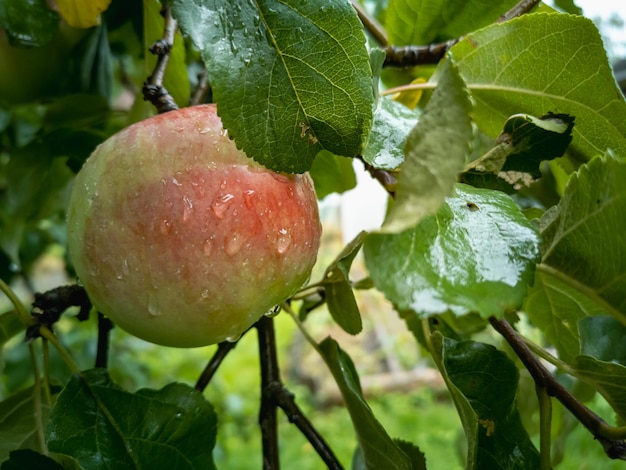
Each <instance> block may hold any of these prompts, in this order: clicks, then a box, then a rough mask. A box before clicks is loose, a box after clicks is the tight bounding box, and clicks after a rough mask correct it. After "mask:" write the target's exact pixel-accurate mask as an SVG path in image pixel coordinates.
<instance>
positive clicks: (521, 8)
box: [498, 0, 541, 23]
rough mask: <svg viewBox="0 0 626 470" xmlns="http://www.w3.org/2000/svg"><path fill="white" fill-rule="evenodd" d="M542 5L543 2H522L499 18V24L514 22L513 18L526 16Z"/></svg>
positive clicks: (529, 0)
mask: <svg viewBox="0 0 626 470" xmlns="http://www.w3.org/2000/svg"><path fill="white" fill-rule="evenodd" d="M540 3H541V0H520V1H519V2H518V3H517V4H516V5H515V6H514V7H513V8H511V9H510V10H509V11H507V12H506V13H504V14H503V15H502V16H501V17H500V18H498V23H503V22H505V21H508V20H512V19H513V18H517V17H518V16H522V15H525V14H526V13H528V12H529V11H531V10H532V9H533V8H535V7H536V6H537V5H539V4H540Z"/></svg>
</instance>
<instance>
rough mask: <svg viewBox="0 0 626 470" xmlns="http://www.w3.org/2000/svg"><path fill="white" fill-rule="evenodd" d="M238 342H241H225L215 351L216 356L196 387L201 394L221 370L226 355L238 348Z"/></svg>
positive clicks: (210, 361) (203, 372)
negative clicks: (218, 370) (219, 369)
mask: <svg viewBox="0 0 626 470" xmlns="http://www.w3.org/2000/svg"><path fill="white" fill-rule="evenodd" d="M238 341H239V340H237V341H233V342H230V341H224V342H222V343H220V344H218V345H217V351H215V354H213V357H212V358H211V359H210V360H209V363H208V364H207V365H206V367H205V368H204V370H203V371H202V374H200V377H199V378H198V381H197V382H196V385H195V387H194V388H195V389H196V390H198V391H200V392H202V391H204V389H205V388H206V387H207V385H209V382H211V379H212V378H213V376H214V375H215V373H216V372H217V369H218V368H219V366H220V364H221V363H222V361H223V360H224V358H225V357H226V355H227V354H228V353H229V352H230V351H232V350H233V349H234V348H235V346H237V342H238Z"/></svg>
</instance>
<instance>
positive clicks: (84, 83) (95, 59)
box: [67, 25, 113, 99]
mask: <svg viewBox="0 0 626 470" xmlns="http://www.w3.org/2000/svg"><path fill="white" fill-rule="evenodd" d="M74 56H75V57H74V59H73V61H72V64H71V67H70V70H69V71H68V72H67V73H68V76H69V78H68V81H69V84H68V85H67V86H68V89H70V90H73V91H74V90H75V91H76V92H80V93H88V94H95V95H99V96H102V97H104V98H106V99H110V97H111V92H112V87H113V60H112V57H111V48H110V46H109V41H108V36H107V28H106V27H105V25H100V26H97V27H95V28H91V29H90V30H89V33H88V34H87V35H86V36H85V38H83V40H82V41H81V42H80V44H79V46H78V47H77V48H76V52H75V54H74Z"/></svg>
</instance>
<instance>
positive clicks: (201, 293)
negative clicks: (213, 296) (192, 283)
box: [200, 289, 210, 300]
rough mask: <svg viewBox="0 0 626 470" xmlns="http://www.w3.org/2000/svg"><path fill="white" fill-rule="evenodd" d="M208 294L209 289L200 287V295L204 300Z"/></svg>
mask: <svg viewBox="0 0 626 470" xmlns="http://www.w3.org/2000/svg"><path fill="white" fill-rule="evenodd" d="M209 295H210V292H209V289H202V292H200V297H201V298H202V299H204V300H206V299H208V298H209Z"/></svg>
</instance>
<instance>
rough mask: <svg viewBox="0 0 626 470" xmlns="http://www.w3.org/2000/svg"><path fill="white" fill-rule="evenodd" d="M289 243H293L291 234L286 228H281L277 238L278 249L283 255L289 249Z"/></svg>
mask: <svg viewBox="0 0 626 470" xmlns="http://www.w3.org/2000/svg"><path fill="white" fill-rule="evenodd" d="M289 245H291V235H289V231H288V230H287V229H286V228H281V229H280V230H279V231H278V238H277V239H276V250H277V251H278V253H279V254H281V255H282V254H284V253H285V252H286V251H287V249H288V248H289Z"/></svg>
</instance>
